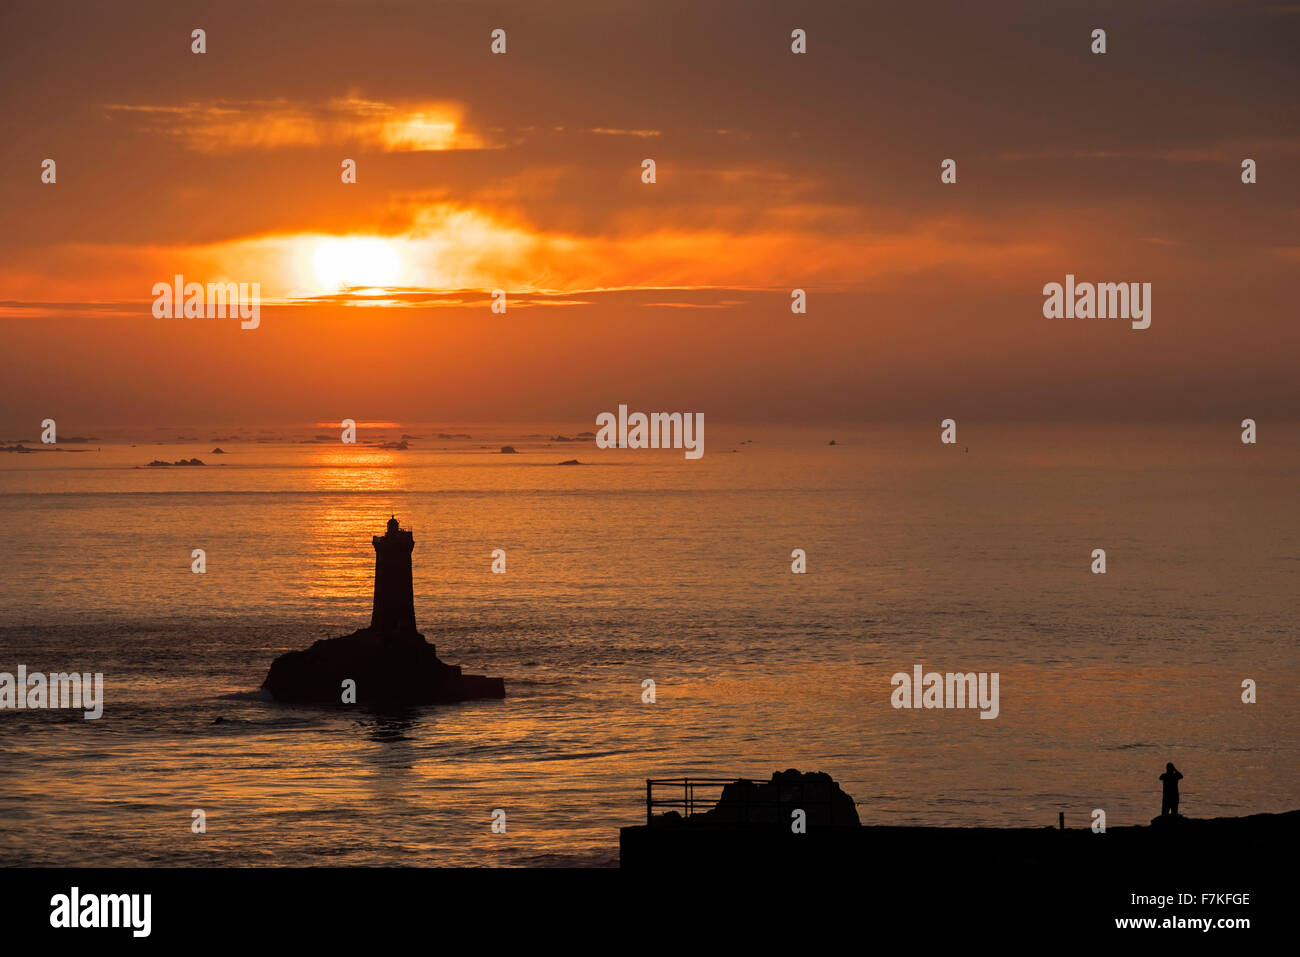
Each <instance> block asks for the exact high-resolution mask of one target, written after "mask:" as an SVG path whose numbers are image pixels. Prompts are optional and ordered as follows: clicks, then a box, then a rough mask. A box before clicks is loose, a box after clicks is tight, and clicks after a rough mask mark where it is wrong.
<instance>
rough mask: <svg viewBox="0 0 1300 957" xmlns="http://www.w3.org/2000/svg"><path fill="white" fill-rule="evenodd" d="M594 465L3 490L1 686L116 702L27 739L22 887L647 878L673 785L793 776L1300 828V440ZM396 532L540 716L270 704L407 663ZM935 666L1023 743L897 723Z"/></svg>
mask: <svg viewBox="0 0 1300 957" xmlns="http://www.w3.org/2000/svg"><path fill="white" fill-rule="evenodd" d="M574 428H575V427H572V426H570V431H569V433H568V434H567V435H565V436H564V437H565V438H572V437H573V435H574ZM576 428H581V427H580V426H579V427H576ZM553 429H555V427H551V428H543V427H540V426H538V427H532V428H529V427H526V426H521V427H515V426H463V427H462V426H457V427H452V426H423V427H421V426H418V425H403V426H401V427H400V428H389V429H388V430H387V432H386V433H384V434H382V435H373V434H371V435H367V436H365V437H364V438H363V439H362V441H361V442H360V444H357V445H344V444H342V443H341V442H340V441H339V440H338V439H337V437H332V436H329V435H327V436H324V437H321V438H313V434H314V433H319V432H320V431H321V430H320V429H319V428H317V429H314V430H313V429H311V428H307V429H306V430H305V431H304V430H303V429H295V428H285V429H281V430H274V429H262V430H258V431H248V430H245V431H239V430H228V431H220V430H218V431H213V430H210V429H204V430H197V429H191V430H182V431H179V432H177V433H175V434H166V435H160V434H156V433H151V434H149V435H143V436H125V435H123V436H116V437H115V436H112V435H109V436H106V437H98V436H90V437H87V439H88V440H87V441H85V442H81V443H75V444H70V445H63V446H60V447H61V448H63V449H65V451H52V450H51V451H40V452H33V453H31V454H21V453H5V454H0V672H9V673H16V671H17V668H18V666H20V665H24V666H26V668H27V670H28V671H29V672H70V671H79V672H86V673H102V674H103V676H104V678H103V680H104V699H105V700H104V710H103V716H102V717H101V718H100V719H98V720H87V719H86V718H85V717H84V716H83V712H82V711H80V710H0V768H2V770H0V864H4V865H31V866H35V865H55V866H102V865H114V866H151V865H168V866H225V865H233V866H247V865H258V866H264V865H272V866H304V865H305V866H313V865H328V866H360V865H370V866H412V867H432V866H457V867H461V866H542V867H559V866H582V867H611V866H617V863H618V832H619V828H620V827H623V826H628V825H635V824H640V823H644V821H645V819H646V813H647V812H646V803H645V801H646V780H647V779H648V778H654V779H673V778H682V777H708V778H733V777H748V778H753V779H763V780H765V779H767V778H768V777H769V776H770V775H771V774H772V772H774V771H777V770H784V769H787V768H797V769H800V770H804V771H823V772H826V773H829V774H830V775H831V776H832V777H833V778H834V779H835V780H836V781H837V782H839V784H840V785H841V786H842V787H843V788H844V790H845V791H847V792H848V793H849V794H850V795H851V796H852V797H853V798H854V800H855V801H856V802H857V807H858V813H859V817H860V819H861V820H862V822H863V823H864V824H886V825H917V826H930V827H955V826H998V827H1043V826H1055V825H1056V823H1057V815H1058V813H1064V815H1065V822H1066V826H1067V827H1088V826H1090V825H1091V824H1092V823H1093V822H1094V821H1095V820H1096V819H1097V818H1096V813H1095V812H1096V811H1098V810H1101V811H1103V812H1104V815H1105V821H1106V823H1107V824H1108V826H1112V827H1114V826H1122V825H1133V824H1145V823H1147V822H1148V821H1149V820H1150V818H1152V817H1153V816H1155V815H1156V814H1158V813H1159V810H1160V796H1161V788H1160V781H1159V779H1158V777H1159V775H1160V774H1161V772H1162V771H1163V770H1164V767H1165V763H1166V762H1173V763H1174V764H1175V765H1177V767H1178V768H1179V770H1180V771H1181V772H1182V773H1183V775H1184V779H1183V781H1182V808H1181V810H1182V812H1183V813H1184V814H1186V815H1189V816H1193V817H1215V816H1225V815H1232V816H1236V815H1247V814H1253V813H1261V812H1278V811H1285V810H1291V809H1294V808H1297V807H1300V772H1298V771H1297V768H1300V761H1298V760H1297V758H1298V757H1300V737H1298V736H1297V722H1296V718H1295V715H1296V713H1297V705H1298V704H1300V694H1298V693H1297V682H1298V681H1300V656H1298V655H1297V651H1296V649H1297V612H1298V611H1300V607H1298V601H1297V597H1298V596H1300V587H1298V586H1300V521H1297V519H1298V518H1300V497H1298V496H1297V476H1298V475H1300V470H1298V466H1300V427H1297V426H1294V425H1292V426H1285V425H1275V426H1272V427H1271V429H1270V427H1268V426H1264V427H1262V428H1261V430H1260V439H1259V442H1258V443H1257V444H1254V445H1246V444H1243V443H1242V442H1241V438H1240V429H1239V427H1238V425H1237V423H1236V422H1235V421H1224V422H1220V423H1209V424H1203V425H1196V426H1187V425H1170V424H1165V423H1155V424H1146V425H1135V424H1132V423H1120V424H1108V423H1100V424H1087V425H1059V424H1043V425H1005V426H999V427H997V428H993V427H980V426H978V425H968V424H963V426H962V429H961V432H960V433H959V438H960V440H959V442H958V443H957V444H955V445H950V444H943V443H941V442H940V429H939V423H938V422H934V423H918V424H915V425H891V426H888V427H884V426H882V427H868V426H856V427H835V428H830V427H827V426H823V425H815V426H807V427H800V428H794V427H784V428H767V429H758V428H749V427H746V426H743V425H729V424H727V423H714V422H712V421H710V423H709V432H708V434H707V436H706V454H705V455H704V456H703V457H702V458H700V459H699V460H694V461H692V460H688V459H687V458H686V457H685V456H684V454H683V453H682V451H680V450H676V451H675V450H639V449H606V450H602V449H598V448H596V447H595V445H594V444H593V443H592V441H591V440H590V439H589V438H579V439H577V440H574V441H561V440H560V435H559V433H558V431H553ZM401 434H406V435H407V436H409V438H408V439H407V440H406V442H407V448H405V449H400V448H380V447H379V446H378V445H377V444H376V443H377V442H378V441H380V440H384V441H387V442H389V443H393V442H396V441H397V440H398V439H399V437H400V435H401ZM28 438H29V439H30V438H32V437H28ZM832 442H833V443H834V444H832ZM506 444H510V445H512V446H513V447H514V448H515V449H516V450H517V451H516V452H515V453H514V454H511V453H503V452H502V451H501V447H502V446H503V445H506ZM36 446H39V442H37V443H36ZM217 446H219V447H221V448H222V449H223V452H222V453H216V454H214V453H213V449H214V448H215V447H217ZM29 447H31V443H30V442H29ZM73 450H75V451H73ZM189 458H199V459H201V460H202V461H203V462H204V463H205V464H204V465H203V466H175V465H173V466H169V467H160V466H155V467H149V465H148V463H149V462H151V461H155V460H160V461H166V462H174V461H177V460H181V459H189ZM569 459H577V460H579V462H580V463H581V464H580V465H577V466H560V465H559V463H560V462H563V461H566V460H569ZM390 516H396V517H397V518H398V520H399V521H400V522H401V524H402V526H403V527H404V528H409V529H411V530H412V531H413V534H414V538H415V551H414V554H413V567H414V584H415V608H416V617H417V621H418V624H419V627H420V630H421V632H422V633H423V634H424V635H425V637H426V638H427V639H428V640H429V641H431V642H433V643H434V644H435V645H436V646H437V650H438V655H439V656H440V657H441V658H442V659H443V660H444V661H446V662H448V663H451V664H457V665H461V666H462V667H463V668H464V669H465V670H466V671H467V672H471V673H476V674H486V675H500V676H503V677H504V679H505V684H506V691H507V697H506V698H505V699H504V700H491V701H475V702H466V703H461V704H454V705H445V706H432V707H422V708H414V709H410V710H409V711H406V712H402V713H387V714H385V713H372V712H368V711H365V710H362V709H360V708H357V707H352V706H346V705H343V704H340V705H339V706H337V707H333V708H311V707H294V706H289V705H284V704H279V703H276V702H274V701H271V700H268V699H267V697H266V696H265V695H264V694H263V693H262V692H261V691H260V685H261V683H262V680H263V678H264V677H265V675H266V671H267V668H268V667H269V665H270V663H271V661H272V660H273V659H274V658H275V657H276V656H277V655H280V654H282V653H284V652H286V651H289V650H292V649H300V648H305V647H307V646H308V645H310V644H311V643H312V642H313V641H316V640H318V639H320V638H326V637H331V636H336V635H343V634H348V633H350V632H352V631H354V630H356V629H358V628H361V627H364V626H365V625H366V624H368V622H369V615H370V605H371V599H372V592H371V588H372V577H373V573H374V552H373V548H372V546H371V542H370V538H371V536H372V535H377V534H382V533H383V531H384V524H385V522H386V521H387V520H388V519H389V517H390ZM195 549H202V550H203V553H204V562H205V570H204V571H203V572H202V573H196V572H195V571H194V570H193V566H194V558H193V555H194V550H195ZM496 549H501V550H504V553H505V562H506V570H505V573H504V574H498V573H494V572H493V571H492V566H493V552H494V550H496ZM1096 549H1102V550H1104V552H1105V558H1106V570H1105V573H1104V574H1099V573H1095V572H1094V571H1093V568H1094V567H1095V556H1094V552H1095V550H1096ZM796 550H802V553H803V556H804V557H803V562H804V563H805V568H806V570H805V571H803V572H802V573H796V572H795V571H794V570H793V568H794V566H795V564H796V561H797V559H796V554H795V553H796ZM916 665H921V666H922V668H923V669H924V670H925V671H926V672H929V671H936V672H941V673H945V672H963V673H965V672H984V673H993V672H996V673H997V674H998V675H999V696H1000V700H999V709H998V715H997V717H996V718H995V719H991V720H990V719H982V718H980V715H979V711H978V710H975V709H969V708H967V709H958V708H949V709H902V708H896V707H894V706H893V703H891V694H892V692H893V690H894V685H893V676H894V675H895V674H898V673H907V674H908V675H909V676H910V674H911V673H912V671H913V668H914V667H915V666H916ZM651 682H652V683H653V684H650V683H651ZM1251 689H1253V691H1251ZM651 692H653V693H651ZM1243 698H1246V699H1252V700H1243ZM664 793H666V794H668V795H671V794H672V793H675V792H673V791H672V790H671V788H670V789H669V790H667V791H666V792H664ZM198 812H201V814H200V813H198ZM200 821H201V822H202V827H200V826H199V822H200ZM494 824H495V825H496V826H495V827H494Z"/></svg>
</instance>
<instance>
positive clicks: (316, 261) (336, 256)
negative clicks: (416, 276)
mask: <svg viewBox="0 0 1300 957" xmlns="http://www.w3.org/2000/svg"><path fill="white" fill-rule="evenodd" d="M401 265H402V264H401V259H400V257H399V256H398V255H397V250H396V248H395V247H394V246H393V244H392V243H390V242H388V241H387V240H383V239H377V238H373V237H368V238H360V239H322V240H321V241H320V242H318V243H317V244H316V251H315V253H314V255H313V257H312V268H313V270H314V271H315V274H316V281H317V282H318V283H320V285H321V288H322V289H324V290H327V291H329V292H334V291H336V290H339V289H346V288H366V289H382V288H386V287H389V286H392V285H394V284H395V283H396V282H397V277H398V274H399V273H400V272H401Z"/></svg>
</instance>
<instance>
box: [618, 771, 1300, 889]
mask: <svg viewBox="0 0 1300 957" xmlns="http://www.w3.org/2000/svg"><path fill="white" fill-rule="evenodd" d="M719 786H721V788H722V791H721V795H720V797H719V799H718V801H717V803H716V804H711V802H710V801H708V800H707V799H705V800H701V799H700V798H698V797H697V796H696V792H697V791H703V790H705V789H707V788H709V787H713V788H715V789H716V788H717V787H719ZM664 795H667V796H666V797H665V796H664ZM846 802H847V803H846ZM710 805H711V806H710ZM704 807H708V809H707V810H703V808H704ZM659 808H668V810H667V811H666V812H665V813H656V809H659ZM796 810H799V811H802V812H803V813H804V817H805V822H806V832H805V833H795V832H794V831H793V830H792V820H793V813H794V812H795V811H796ZM647 817H648V821H649V823H647V824H643V825H639V826H635V827H625V828H622V829H621V831H620V833H619V861H620V866H621V867H623V868H624V869H628V870H634V871H635V870H672V871H675V872H677V873H679V874H683V873H691V872H697V871H701V870H729V871H734V872H737V873H741V872H743V873H746V874H750V875H752V874H755V873H771V874H778V873H779V874H783V875H786V876H791V875H799V874H803V875H811V874H814V873H816V874H827V873H839V872H861V873H862V874H863V875H864V876H873V877H875V878H876V879H886V880H892V879H895V878H898V879H903V880H907V881H915V882H917V883H918V885H920V886H927V887H931V888H935V889H938V888H942V889H943V890H944V892H945V893H952V892H953V891H954V889H955V888H959V887H961V886H963V885H968V884H969V883H970V882H971V881H976V882H982V881H1000V882H1002V883H1003V884H1004V885H1005V886H1006V887H1007V888H1008V889H1014V890H1015V891H1016V892H1017V893H1020V894H1022V896H1024V897H1026V898H1033V899H1043V898H1044V897H1047V898H1051V897H1052V895H1053V894H1054V893H1059V892H1063V891H1064V890H1065V889H1070V890H1071V891H1072V892H1073V891H1076V890H1080V889H1086V888H1088V887H1093V888H1098V887H1104V888H1109V889H1112V890H1114V889H1118V892H1119V896H1123V894H1124V893H1125V888H1129V889H1130V890H1131V892H1133V893H1152V892H1164V893H1168V892H1170V891H1171V890H1186V891H1196V892H1199V891H1203V890H1211V889H1219V890H1222V889H1225V888H1233V887H1237V888H1241V887H1249V886H1251V885H1252V884H1253V883H1254V882H1255V881H1256V880H1258V879H1259V877H1260V874H1261V868H1267V867H1269V865H1268V863H1267V860H1266V858H1267V856H1268V853H1269V852H1268V851H1267V850H1266V849H1270V848H1283V847H1294V846H1295V842H1296V839H1297V837H1300V811H1289V812H1286V813H1283V814H1255V815H1251V816H1249V817H1241V818H1213V819H1204V820H1198V819H1193V818H1184V817H1166V818H1156V819H1155V820H1153V822H1152V823H1151V824H1150V825H1146V826H1137V827H1134V826H1130V827H1110V828H1107V829H1106V831H1105V832H1104V833H1094V832H1093V831H1092V829H1091V827H1090V824H1091V821H1090V819H1089V818H1087V817H1086V816H1084V815H1082V814H1080V815H1079V817H1078V824H1079V826H1077V827H1072V828H1067V829H1064V830H1062V829H1059V828H1057V827H1051V826H1044V827H1026V828H993V827H988V828H984V827H970V828H931V827H887V826H878V825H867V826H862V825H860V824H858V823H857V820H858V812H857V810H856V809H855V808H854V807H853V802H852V799H851V798H849V797H848V795H846V794H845V793H844V792H843V791H842V790H841V789H840V788H839V786H838V785H837V784H835V783H834V781H832V780H831V779H830V778H829V776H827V775H824V774H811V773H810V774H801V773H800V772H798V771H793V770H792V771H785V772H777V773H776V774H774V775H773V777H772V780H771V781H769V782H750V781H733V782H729V783H725V784H724V783H723V782H721V781H720V780H717V779H713V780H710V779H695V780H691V779H676V780H671V781H662V780H660V781H648V782H647ZM1171 880H1172V881H1174V882H1175V885H1172V886H1171V885H1170V883H1169V882H1170V881H1171ZM1152 881H1158V882H1159V883H1158V884H1153V883H1152ZM1184 884H1186V886H1184ZM1130 885H1131V886H1130Z"/></svg>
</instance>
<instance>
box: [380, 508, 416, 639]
mask: <svg viewBox="0 0 1300 957" xmlns="http://www.w3.org/2000/svg"><path fill="white" fill-rule="evenodd" d="M371 541H373V542H374V545H375V607H374V611H373V612H371V615H370V627H371V628H372V629H375V630H377V631H412V632H413V631H415V589H414V587H413V586H412V585H411V551H412V549H414V548H415V538H414V537H413V536H412V535H411V533H410V532H409V531H407V530H406V529H403V528H401V527H399V526H398V523H397V518H396V516H394V517H393V518H391V519H389V520H388V531H387V532H386V533H385V534H384V535H375V536H374V537H373V538H372V539H371Z"/></svg>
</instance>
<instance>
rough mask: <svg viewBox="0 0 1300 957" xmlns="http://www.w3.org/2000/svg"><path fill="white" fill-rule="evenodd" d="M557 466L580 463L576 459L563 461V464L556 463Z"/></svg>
mask: <svg viewBox="0 0 1300 957" xmlns="http://www.w3.org/2000/svg"><path fill="white" fill-rule="evenodd" d="M558 464H560V465H581V464H582V463H581V462H579V461H578V460H577V459H566V460H564V461H563V462H560V463H558Z"/></svg>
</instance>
